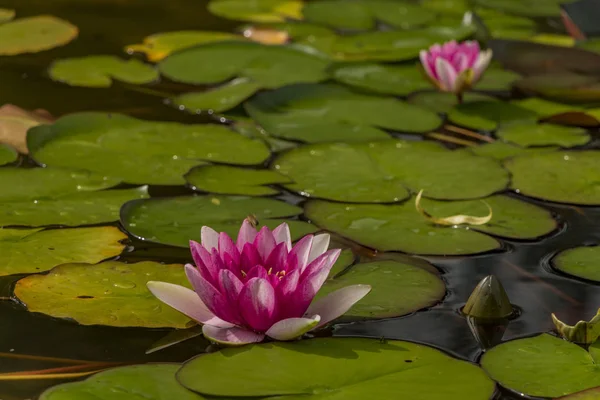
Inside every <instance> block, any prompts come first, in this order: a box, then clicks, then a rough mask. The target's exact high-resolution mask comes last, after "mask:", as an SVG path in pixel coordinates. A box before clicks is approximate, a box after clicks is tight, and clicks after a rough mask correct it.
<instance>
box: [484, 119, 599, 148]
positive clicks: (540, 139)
mask: <svg viewBox="0 0 600 400" xmlns="http://www.w3.org/2000/svg"><path fill="white" fill-rule="evenodd" d="M496 136H498V137H500V138H502V139H504V140H506V141H509V142H512V143H515V144H518V145H519V146H524V147H529V146H546V145H552V144H554V145H558V146H561V147H573V146H578V145H583V144H586V143H587V142H589V141H590V139H591V138H590V135H589V134H588V133H587V132H586V130H585V129H582V128H574V127H568V126H560V125H552V124H536V123H522V124H518V123H517V124H510V125H508V126H505V127H502V128H500V129H499V130H498V132H496Z"/></svg>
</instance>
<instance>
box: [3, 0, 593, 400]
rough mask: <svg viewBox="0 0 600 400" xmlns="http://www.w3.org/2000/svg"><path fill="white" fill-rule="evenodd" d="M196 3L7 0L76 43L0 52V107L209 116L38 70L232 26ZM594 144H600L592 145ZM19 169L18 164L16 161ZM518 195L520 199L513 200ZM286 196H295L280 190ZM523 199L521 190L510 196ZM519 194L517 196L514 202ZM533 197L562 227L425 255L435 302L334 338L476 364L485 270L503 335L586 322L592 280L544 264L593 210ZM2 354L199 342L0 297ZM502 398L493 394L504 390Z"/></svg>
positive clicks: (89, 355) (134, 354)
mask: <svg viewBox="0 0 600 400" xmlns="http://www.w3.org/2000/svg"><path fill="white" fill-rule="evenodd" d="M206 3H207V2H206V1H201V0H170V1H164V0H103V1H101V0H85V1H81V0H53V1H47V0H26V1H24V0H4V1H3V4H2V6H3V7H9V8H16V9H17V10H18V14H19V16H20V17H25V16H28V15H40V14H51V15H55V16H59V17H61V18H64V19H66V20H68V21H70V22H71V23H73V24H75V25H77V26H78V27H80V36H79V38H78V39H77V40H76V41H74V42H73V43H71V44H70V45H68V46H65V47H59V48H57V49H54V50H51V51H47V52H42V53H39V54H34V55H23V56H12V57H2V58H0V102H1V103H2V104H3V103H11V104H15V105H18V106H20V107H22V108H25V109H35V108H45V109H47V110H48V111H50V112H51V113H52V114H53V115H55V116H60V115H62V114H66V113H71V112H76V111H84V110H97V111H109V112H119V113H125V114H129V115H131V116H134V117H138V118H145V119H155V120H173V121H179V122H205V121H207V120H209V117H207V116H204V115H190V114H187V113H183V112H180V111H179V110H176V109H175V108H172V107H169V106H167V105H165V104H164V100H163V99H162V98H161V97H160V96H155V95H151V94H147V93H142V92H141V91H138V90H135V89H134V88H132V87H131V86H128V85H124V84H119V83H116V84H114V85H113V87H111V88H110V89H103V90H96V89H85V88H76V87H69V86H67V85H62V84H59V83H55V82H53V81H51V80H50V79H48V77H47V76H46V68H47V65H48V64H49V63H50V62H51V61H52V60H54V59H56V58H61V57H73V56H84V55H89V54H115V55H119V56H120V55H122V52H121V49H122V48H123V47H124V46H126V45H128V44H131V43H139V42H140V41H141V39H143V37H145V36H147V35H148V34H151V33H154V32H162V31H171V30H185V29H202V30H223V31H228V30H232V29H234V27H236V26H238V24H236V23H235V22H232V21H228V20H224V19H220V18H218V17H215V16H213V15H211V14H209V13H208V11H206ZM169 85H171V84H162V85H160V86H159V87H157V89H159V90H160V89H164V90H171V91H173V90H174V91H176V90H178V89H182V88H183V87H182V86H177V85H174V86H169ZM591 147H594V148H600V145H599V144H598V141H596V143H595V144H593V145H592V146H591ZM24 164H27V160H24ZM150 192H151V194H152V195H153V196H167V195H174V194H189V193H191V191H190V190H188V189H187V188H184V187H180V188H165V187H156V188H154V187H152V188H151V189H150ZM515 196H518V195H515ZM281 197H282V198H284V199H285V200H287V201H291V202H294V203H296V202H300V201H302V199H301V198H299V197H297V196H295V195H293V194H291V193H286V194H285V195H282V196H281ZM518 197H520V198H523V197H522V196H518ZM523 199H524V198H523ZM528 201H532V202H534V203H535V204H537V205H540V206H542V207H544V208H546V209H549V210H551V211H552V212H553V213H555V215H556V217H557V219H558V220H559V221H560V224H561V229H560V230H559V231H557V232H556V233H554V234H552V235H551V236H549V237H546V238H543V239H541V240H539V241H535V242H530V241H528V242H518V241H504V248H503V249H502V250H500V251H495V252H492V253H488V254H483V255H477V256H469V257H426V258H425V259H426V260H428V261H429V262H431V263H432V264H433V265H435V266H436V267H437V268H438V269H439V271H440V272H441V274H442V277H443V280H444V281H445V283H446V285H447V293H446V297H445V298H444V301H443V302H442V303H441V304H438V305H436V306H434V307H433V308H431V309H428V310H423V311H420V312H417V313H415V314H412V315H408V316H405V317H401V318H392V319H387V320H375V321H364V322H360V321H359V322H355V323H347V324H339V325H337V326H336V327H335V329H334V335H339V336H361V337H373V338H380V337H385V338H388V339H402V340H409V341H416V342H422V343H425V344H428V345H432V346H435V347H437V348H440V349H443V350H444V351H447V352H449V353H451V354H453V355H455V356H456V357H459V358H463V359H466V360H471V361H477V360H478V358H479V357H480V355H481V347H480V345H479V344H478V342H477V341H476V340H475V338H474V337H473V335H472V333H471V331H470V330H469V327H468V325H467V321H466V320H465V319H464V318H463V317H462V316H461V314H460V312H459V310H460V308H461V307H462V306H463V305H464V302H465V301H466V299H467V298H468V296H469V294H470V293H471V291H472V290H473V288H474V287H475V286H476V284H477V283H478V282H479V280H481V279H482V278H484V277H485V276H487V275H490V274H493V275H495V276H496V277H498V278H499V279H500V280H501V282H502V283H503V285H504V287H505V289H506V291H507V293H508V295H509V297H510V299H511V302H512V303H513V305H514V306H515V307H517V308H518V309H519V311H520V314H519V316H518V317H517V318H515V319H513V320H512V321H511V322H510V323H509V325H508V327H507V329H506V332H505V333H504V337H503V340H510V339H514V338H517V337H523V336H527V335H532V334H535V333H538V332H547V331H550V330H552V329H553V325H552V321H551V319H550V317H549V315H550V313H552V312H554V313H557V314H558V315H559V316H561V317H562V318H564V319H566V320H568V321H570V322H574V321H577V320H580V319H589V318H590V317H591V316H593V315H594V314H595V313H596V311H597V309H598V306H599V305H600V287H599V286H598V285H596V284H593V283H587V282H581V281H577V280H575V279H572V278H569V277H566V276H562V275H561V274H559V273H557V272H555V271H552V270H551V267H550V264H549V260H550V259H551V257H552V256H553V255H554V254H556V253H557V252H560V251H561V250H564V249H568V248H572V247H577V246H581V245H591V244H598V243H600V208H598V207H575V206H567V205H556V204H553V203H545V202H541V201H533V200H528ZM120 258H121V259H122V260H125V261H140V260H160V261H165V262H188V261H191V260H190V259H189V258H190V257H189V253H188V251H187V250H185V249H177V248H172V247H167V246H159V245H151V244H148V243H145V242H141V241H139V240H135V239H132V240H131V243H130V247H129V252H127V253H125V254H124V255H123V256H121V257H120ZM19 278H20V276H11V277H5V278H2V279H1V280H0V288H1V291H0V296H10V295H11V290H12V285H13V284H14V282H16V281H17V280H18V279H19ZM0 321H2V327H3V329H2V330H1V331H0V352H7V353H10V352H14V353H22V354H36V355H45V356H59V357H68V358H78V359H89V360H99V361H127V362H145V361H177V362H181V361H184V360H186V359H188V358H190V357H191V356H193V355H195V354H197V353H199V352H202V351H204V350H205V349H206V347H207V346H208V343H207V342H206V341H205V340H203V339H199V338H197V339H195V340H190V341H187V342H185V343H182V344H179V345H176V346H172V347H170V348H167V349H165V350H163V351H160V352H156V353H153V354H150V355H145V351H146V350H147V349H148V348H149V347H150V346H151V345H152V344H153V343H154V342H155V341H157V340H158V339H160V338H162V337H163V336H165V334H166V333H168V332H169V330H164V329H154V330H149V329H124V328H110V327H96V326H94V327H89V326H80V325H77V324H75V323H72V322H69V321H63V320H56V319H53V318H50V317H47V316H44V315H41V314H34V313H28V312H26V311H25V310H24V309H23V307H22V306H21V305H19V304H16V303H14V302H11V301H3V302H0ZM46 367H48V364H47V363H44V362H41V361H32V360H27V361H25V360H17V359H14V360H13V359H8V358H3V359H2V361H0V372H11V371H19V370H25V369H38V368H39V369H41V368H46ZM53 384H55V382H53V381H47V380H39V381H27V382H26V383H23V382H19V381H16V382H0V400H12V399H15V400H16V399H29V398H35V397H36V396H37V395H38V394H39V393H40V392H41V391H42V390H43V389H44V388H46V387H48V386H50V385H53ZM511 396H512V395H511V394H510V393H507V392H506V393H505V392H503V393H499V394H498V399H510V398H518V397H511Z"/></svg>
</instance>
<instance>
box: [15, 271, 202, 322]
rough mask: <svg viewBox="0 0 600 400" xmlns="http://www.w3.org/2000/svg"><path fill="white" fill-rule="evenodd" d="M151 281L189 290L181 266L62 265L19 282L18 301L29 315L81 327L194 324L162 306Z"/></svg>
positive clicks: (16, 291) (16, 292)
mask: <svg viewBox="0 0 600 400" xmlns="http://www.w3.org/2000/svg"><path fill="white" fill-rule="evenodd" d="M148 281H163V282H170V283H174V284H178V285H182V286H186V287H190V285H189V283H188V280H187V278H186V277H185V272H184V270H183V266H182V265H180V264H169V265H166V264H160V263H157V262H153V261H144V262H139V263H135V264H125V263H122V262H118V261H106V262H103V263H100V264H96V265H91V264H63V265H61V266H58V267H56V268H54V269H53V270H51V271H50V273H49V274H47V275H31V276H28V277H26V278H23V279H21V280H19V281H18V282H17V284H16V286H15V290H14V292H15V296H16V297H17V298H18V299H19V300H20V301H21V302H22V303H23V304H25V306H26V307H27V310H28V311H30V312H39V313H43V314H47V315H49V316H51V317H55V318H68V319H72V320H74V321H76V322H78V323H79V324H81V325H108V326H119V327H145V328H166V327H169V328H186V327H188V326H189V325H190V324H191V321H190V320H189V319H188V318H187V317H186V316H184V315H183V314H181V313H179V312H178V311H175V310H174V309H173V308H171V307H169V306H167V305H165V304H163V303H161V301H160V300H158V299H157V298H156V297H154V296H153V295H152V293H150V291H149V290H148V288H147V287H146V283H147V282H148Z"/></svg>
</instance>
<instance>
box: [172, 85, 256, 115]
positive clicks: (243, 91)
mask: <svg viewBox="0 0 600 400" xmlns="http://www.w3.org/2000/svg"><path fill="white" fill-rule="evenodd" d="M260 87H261V86H260V84H258V83H256V82H252V81H250V80H249V79H248V78H238V79H234V80H232V81H231V82H227V83H226V84H224V85H222V86H218V87H216V88H212V89H209V90H205V91H202V92H190V93H184V94H182V95H179V96H177V97H175V98H174V99H173V103H174V104H175V105H177V106H183V107H185V108H186V109H187V110H188V111H189V112H192V113H196V112H198V111H202V110H210V111H213V112H223V111H227V110H230V109H232V108H233V107H235V106H237V105H238V104H240V103H241V102H243V101H244V100H246V99H247V98H248V97H250V96H252V95H253V94H254V93H256V92H257V91H258V90H259V89H260Z"/></svg>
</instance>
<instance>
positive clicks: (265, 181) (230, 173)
mask: <svg viewBox="0 0 600 400" xmlns="http://www.w3.org/2000/svg"><path fill="white" fill-rule="evenodd" d="M185 179H186V180H187V182H188V184H190V185H191V186H192V188H193V189H194V190H200V191H205V192H211V193H220V194H240V195H245V196H268V195H272V194H277V193H279V190H277V189H273V188H271V187H269V186H267V185H272V184H276V183H289V182H290V179H289V178H287V177H285V176H283V175H281V174H278V173H277V172H275V171H271V170H260V169H243V168H236V167H230V166H227V165H206V166H201V167H198V168H194V169H192V170H191V171H190V172H189V173H188V174H187V175H186V176H185Z"/></svg>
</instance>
